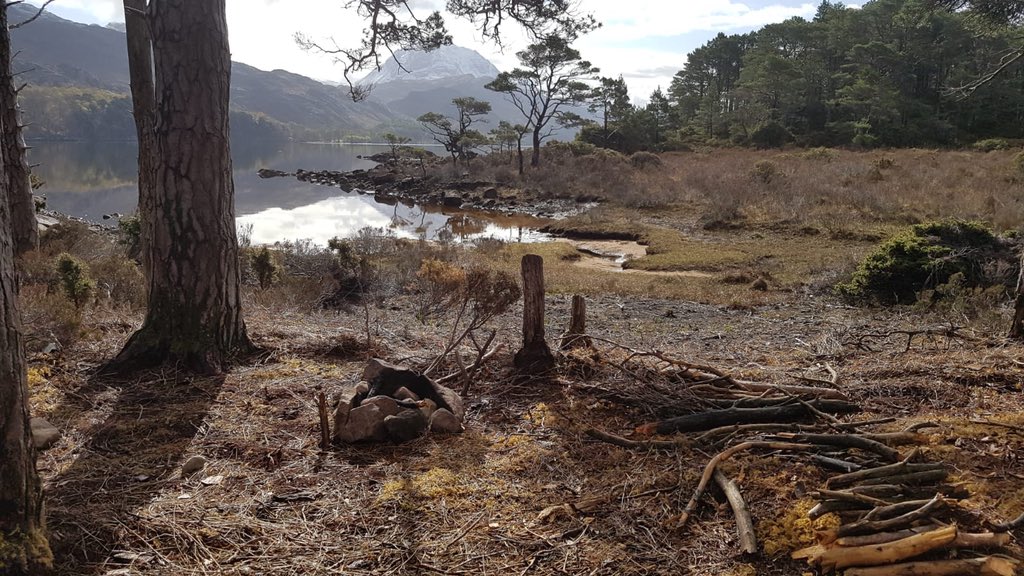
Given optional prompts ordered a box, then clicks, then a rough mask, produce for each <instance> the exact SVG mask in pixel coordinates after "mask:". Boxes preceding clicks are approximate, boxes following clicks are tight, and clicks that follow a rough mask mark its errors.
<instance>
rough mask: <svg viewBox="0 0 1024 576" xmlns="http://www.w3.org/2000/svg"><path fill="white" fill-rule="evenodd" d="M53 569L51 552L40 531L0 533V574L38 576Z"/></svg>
mask: <svg viewBox="0 0 1024 576" xmlns="http://www.w3.org/2000/svg"><path fill="white" fill-rule="evenodd" d="M51 567H53V552H51V551H50V544H49V542H47V540H46V536H45V535H44V534H43V531H42V530H30V531H29V532H28V533H27V534H25V533H22V532H21V531H15V532H8V533H4V532H0V573H3V574H38V573H39V572H40V571H43V570H48V569H50V568H51Z"/></svg>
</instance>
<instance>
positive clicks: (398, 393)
mask: <svg viewBox="0 0 1024 576" xmlns="http://www.w3.org/2000/svg"><path fill="white" fill-rule="evenodd" d="M394 397H395V398H398V399H399V400H412V401H413V402H417V401H419V399H420V397H419V396H417V395H415V394H413V393H412V392H411V391H410V390H409V389H408V388H406V387H405V386H402V387H401V388H399V389H398V390H395V394H394Z"/></svg>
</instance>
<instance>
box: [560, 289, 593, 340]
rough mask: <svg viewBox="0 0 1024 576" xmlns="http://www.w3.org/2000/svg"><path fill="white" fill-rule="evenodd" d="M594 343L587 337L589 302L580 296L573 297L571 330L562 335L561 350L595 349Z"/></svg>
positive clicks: (570, 320) (570, 317)
mask: <svg viewBox="0 0 1024 576" xmlns="http://www.w3.org/2000/svg"><path fill="white" fill-rule="evenodd" d="M593 347H594V343H593V342H592V341H591V340H590V336H587V301H586V299H584V298H583V296H580V295H579V294H577V295H575V296H573V297H572V313H571V315H570V316H569V328H568V330H566V331H565V334H562V343H561V344H560V345H559V349H561V350H563V351H565V350H573V349H576V348H593Z"/></svg>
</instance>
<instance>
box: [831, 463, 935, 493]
mask: <svg viewBox="0 0 1024 576" xmlns="http://www.w3.org/2000/svg"><path fill="white" fill-rule="evenodd" d="M945 469H946V467H945V465H943V464H939V463H934V464H932V463H929V464H911V463H910V462H907V461H906V460H903V461H901V462H897V463H895V464H888V465H886V466H878V467H877V468H868V469H867V470H858V471H856V472H850V473H849V474H840V475H839V476H833V477H831V478H829V479H828V481H827V482H825V486H827V487H829V488H841V487H843V486H850V485H853V484H857V483H858V482H862V481H864V480H874V479H878V478H887V477H892V476H900V475H904V474H907V473H914V472H924V471H932V470H945ZM888 483H889V484H895V482H888Z"/></svg>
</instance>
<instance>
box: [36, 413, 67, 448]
mask: <svg viewBox="0 0 1024 576" xmlns="http://www.w3.org/2000/svg"><path fill="white" fill-rule="evenodd" d="M29 427H30V428H31V429H32V443H33V444H34V445H35V447H36V450H46V449H47V448H49V447H50V446H53V445H54V444H56V443H57V441H58V440H60V430H57V427H56V426H54V425H53V424H50V423H49V422H47V421H46V420H43V419H42V418H39V417H38V416H36V417H34V418H32V419H31V420H29Z"/></svg>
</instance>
